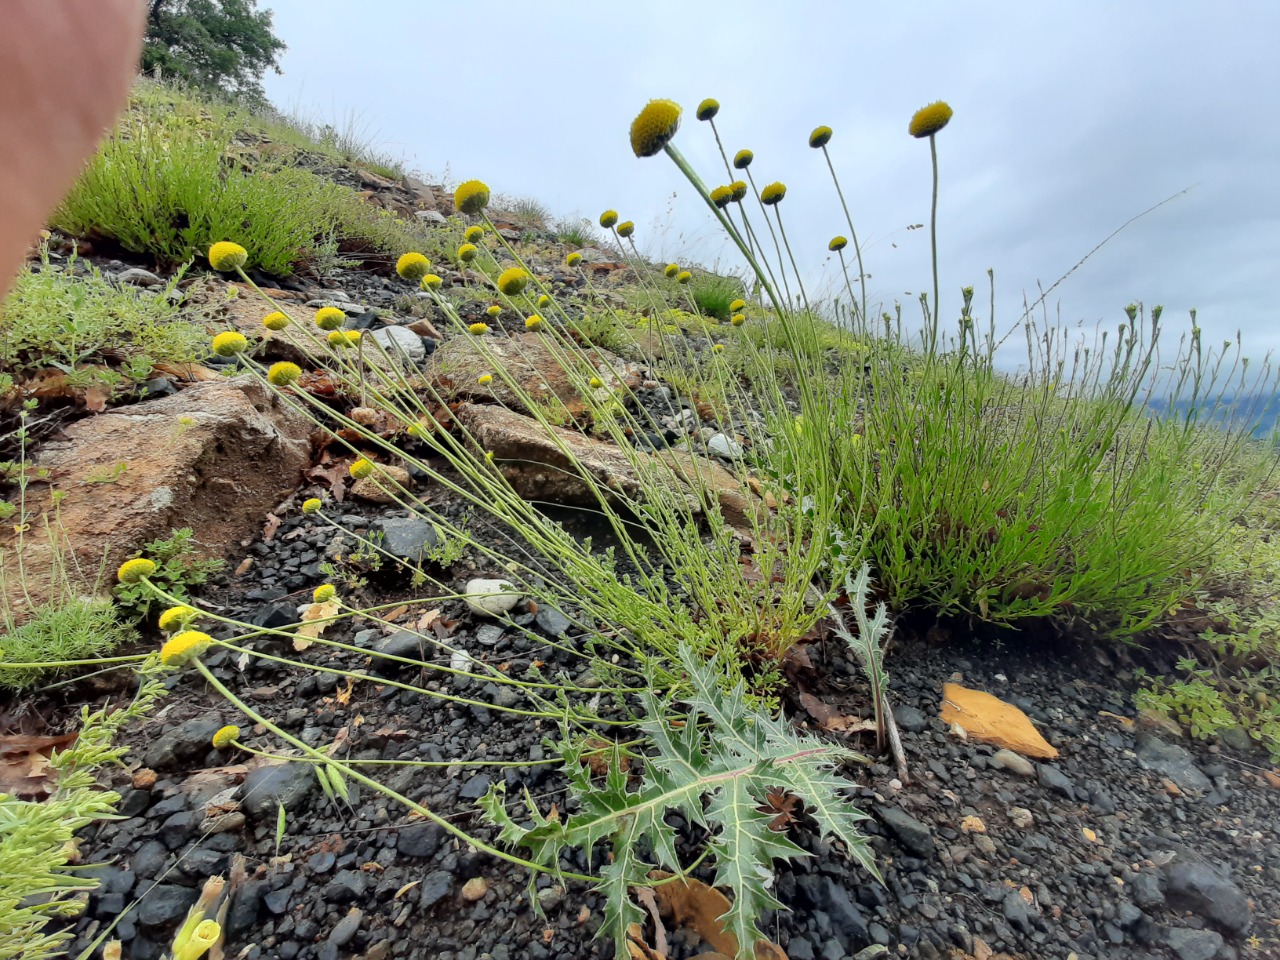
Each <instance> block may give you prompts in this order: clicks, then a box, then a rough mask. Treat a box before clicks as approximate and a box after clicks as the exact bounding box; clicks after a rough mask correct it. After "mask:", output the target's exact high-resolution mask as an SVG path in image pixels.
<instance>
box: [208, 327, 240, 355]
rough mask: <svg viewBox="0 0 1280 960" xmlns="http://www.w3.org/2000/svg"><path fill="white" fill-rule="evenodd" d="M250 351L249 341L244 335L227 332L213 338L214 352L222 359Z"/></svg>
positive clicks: (231, 331)
mask: <svg viewBox="0 0 1280 960" xmlns="http://www.w3.org/2000/svg"><path fill="white" fill-rule="evenodd" d="M248 349H249V341H248V340H246V339H245V335H244V334H243V333H237V332H236V331H234V330H227V331H225V332H223V333H220V334H218V335H217V336H216V337H214V338H213V352H214V353H216V354H217V355H218V356H220V357H234V356H235V355H236V354H237V353H244V352H245V351H246V350H248Z"/></svg>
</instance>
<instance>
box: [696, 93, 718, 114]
mask: <svg viewBox="0 0 1280 960" xmlns="http://www.w3.org/2000/svg"><path fill="white" fill-rule="evenodd" d="M719 112H720V101H719V100H713V99H712V98H711V97H707V99H705V100H703V101H702V102H701V103H700V104H698V110H697V117H698V119H699V120H710V119H711V118H712V117H714V116H715V115H716V114H717V113H719Z"/></svg>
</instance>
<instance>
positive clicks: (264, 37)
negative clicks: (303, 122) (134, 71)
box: [142, 0, 285, 102]
mask: <svg viewBox="0 0 1280 960" xmlns="http://www.w3.org/2000/svg"><path fill="white" fill-rule="evenodd" d="M271 18H272V14H271V11H270V10H261V11H259V10H258V9H257V2H256V0H149V8H148V11H147V34H146V40H145V42H144V44H143V48H142V71H143V72H144V73H151V72H152V71H154V70H156V69H157V68H159V70H160V72H161V74H162V75H163V76H165V77H169V78H174V79H178V80H180V81H182V82H183V83H186V84H191V85H193V86H195V87H199V88H201V89H203V90H207V91H210V92H214V93H218V94H221V95H222V96H225V97H239V98H241V99H244V100H248V101H251V102H252V101H256V102H263V101H264V100H265V98H264V95H263V92H262V75H263V74H264V73H265V72H266V71H267V70H268V69H272V70H275V71H276V72H277V73H279V72H280V63H279V58H280V54H281V53H283V52H284V50H285V45H284V43H283V42H282V41H281V40H280V39H279V38H278V37H277V36H276V35H275V34H274V33H273V32H272V29H271Z"/></svg>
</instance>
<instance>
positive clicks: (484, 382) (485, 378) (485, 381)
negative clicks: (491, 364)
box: [476, 373, 493, 387]
mask: <svg viewBox="0 0 1280 960" xmlns="http://www.w3.org/2000/svg"><path fill="white" fill-rule="evenodd" d="M476 383H478V384H480V386H482V387H487V386H488V385H489V384H491V383H493V374H492V373H482V374H480V376H478V377H477V378H476Z"/></svg>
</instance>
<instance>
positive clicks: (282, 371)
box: [267, 360, 302, 387]
mask: <svg viewBox="0 0 1280 960" xmlns="http://www.w3.org/2000/svg"><path fill="white" fill-rule="evenodd" d="M300 376H302V368H301V367H300V366H298V365H297V364H296V363H290V362H289V361H287V360H281V361H280V362H279V363H273V364H272V365H271V369H269V370H268V371H267V379H268V380H270V381H271V382H272V383H273V384H275V386H277V387H287V386H288V385H289V384H291V383H293V382H295V381H296V380H297V379H298V378H299V377H300Z"/></svg>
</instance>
